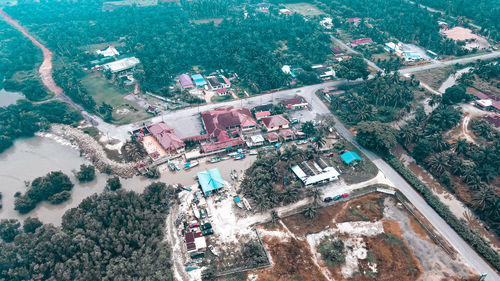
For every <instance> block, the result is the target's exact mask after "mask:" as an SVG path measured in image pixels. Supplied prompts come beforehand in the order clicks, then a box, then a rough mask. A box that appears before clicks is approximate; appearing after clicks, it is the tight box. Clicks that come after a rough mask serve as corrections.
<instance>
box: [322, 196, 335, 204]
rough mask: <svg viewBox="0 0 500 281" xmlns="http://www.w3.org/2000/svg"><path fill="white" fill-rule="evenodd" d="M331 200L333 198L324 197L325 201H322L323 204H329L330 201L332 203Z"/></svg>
mask: <svg viewBox="0 0 500 281" xmlns="http://www.w3.org/2000/svg"><path fill="white" fill-rule="evenodd" d="M332 200H333V198H332V197H325V199H323V201H324V202H325V203H328V202H330V201H332Z"/></svg>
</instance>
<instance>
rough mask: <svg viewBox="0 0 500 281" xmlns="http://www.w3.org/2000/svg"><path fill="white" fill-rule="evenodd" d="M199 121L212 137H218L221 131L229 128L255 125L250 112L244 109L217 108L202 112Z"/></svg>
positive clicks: (231, 107)
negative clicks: (200, 120)
mask: <svg viewBox="0 0 500 281" xmlns="http://www.w3.org/2000/svg"><path fill="white" fill-rule="evenodd" d="M201 119H202V121H203V124H204V126H205V129H206V131H207V133H208V134H209V135H210V136H212V137H216V136H218V135H219V134H220V132H221V131H226V130H227V129H229V128H237V127H243V128H244V127H252V126H256V125H257V122H255V120H254V119H253V117H252V114H251V113H250V110H248V108H246V107H233V106H225V107H219V108H216V109H215V110H212V111H206V112H202V113H201Z"/></svg>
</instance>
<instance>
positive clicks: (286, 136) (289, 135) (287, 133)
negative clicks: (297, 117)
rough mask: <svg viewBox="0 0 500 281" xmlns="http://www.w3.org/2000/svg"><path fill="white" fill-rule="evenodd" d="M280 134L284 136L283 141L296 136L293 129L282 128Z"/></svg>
mask: <svg viewBox="0 0 500 281" xmlns="http://www.w3.org/2000/svg"><path fill="white" fill-rule="evenodd" d="M280 136H281V137H282V138H283V141H290V140H293V139H294V138H295V133H294V132H293V131H292V130H291V129H282V130H280Z"/></svg>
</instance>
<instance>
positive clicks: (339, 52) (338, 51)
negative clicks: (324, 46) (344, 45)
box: [330, 47, 344, 56]
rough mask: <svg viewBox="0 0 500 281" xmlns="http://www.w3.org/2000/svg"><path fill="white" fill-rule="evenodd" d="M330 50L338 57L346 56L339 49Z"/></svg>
mask: <svg viewBox="0 0 500 281" xmlns="http://www.w3.org/2000/svg"><path fill="white" fill-rule="evenodd" d="M330 50H331V51H332V53H333V54H334V55H336V56H341V55H343V54H344V51H343V50H341V49H339V48H335V47H331V48H330Z"/></svg>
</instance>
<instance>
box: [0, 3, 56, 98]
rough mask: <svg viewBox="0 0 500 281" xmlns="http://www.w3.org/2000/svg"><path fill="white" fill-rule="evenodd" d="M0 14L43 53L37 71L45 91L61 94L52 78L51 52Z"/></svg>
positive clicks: (12, 20) (8, 18) (7, 17)
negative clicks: (41, 61)
mask: <svg viewBox="0 0 500 281" xmlns="http://www.w3.org/2000/svg"><path fill="white" fill-rule="evenodd" d="M0 14H1V15H2V16H3V18H4V19H5V20H6V21H7V22H8V23H10V24H12V25H13V26H14V27H15V28H17V29H18V30H19V31H21V32H22V33H23V35H24V36H26V37H28V39H30V40H31V42H33V44H35V45H36V46H37V47H38V48H40V49H41V50H42V52H43V63H42V65H41V66H40V69H39V70H38V71H39V72H40V78H41V79H42V82H43V84H44V85H45V87H47V89H49V90H50V91H51V92H53V93H54V94H55V95H56V96H57V95H60V94H62V92H63V90H62V89H61V87H59V86H57V84H56V82H55V81H54V78H52V56H53V54H52V52H51V51H50V50H49V49H47V48H46V47H45V46H44V45H42V43H40V42H38V40H36V39H35V38H34V37H33V36H31V35H30V34H29V33H28V32H27V31H26V30H25V29H24V27H22V26H21V25H20V24H19V23H18V22H17V21H15V20H14V19H13V18H11V17H10V16H9V15H7V14H6V13H5V12H4V11H2V10H0Z"/></svg>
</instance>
